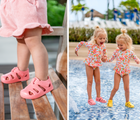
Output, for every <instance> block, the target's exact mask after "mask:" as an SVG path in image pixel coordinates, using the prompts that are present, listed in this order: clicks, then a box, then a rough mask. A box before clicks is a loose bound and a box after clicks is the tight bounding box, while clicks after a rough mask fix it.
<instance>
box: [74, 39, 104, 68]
mask: <svg viewBox="0 0 140 120" xmlns="http://www.w3.org/2000/svg"><path fill="white" fill-rule="evenodd" d="M82 45H84V46H86V47H87V48H88V50H89V52H88V57H87V58H86V59H85V60H84V63H86V64H87V65H89V66H92V67H93V69H95V68H96V67H98V66H101V65H102V64H101V54H102V53H103V55H106V47H105V45H104V44H103V45H101V46H98V45H97V44H94V45H93V44H91V43H88V42H84V41H81V42H80V43H79V44H78V45H77V47H76V48H75V50H76V51H78V49H79V48H80V47H81V46H82Z"/></svg>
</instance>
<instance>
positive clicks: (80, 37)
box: [69, 28, 140, 44]
mask: <svg viewBox="0 0 140 120" xmlns="http://www.w3.org/2000/svg"><path fill="white" fill-rule="evenodd" d="M106 31H107V34H108V43H116V42H115V38H116V36H117V35H119V34H120V33H121V32H120V29H114V28H112V29H106ZM93 32H94V29H86V28H70V29H69V42H80V41H87V40H89V39H90V38H91V36H92V35H93ZM127 33H128V35H130V37H131V38H132V40H133V44H140V30H127Z"/></svg>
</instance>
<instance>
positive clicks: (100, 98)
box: [96, 97, 106, 103]
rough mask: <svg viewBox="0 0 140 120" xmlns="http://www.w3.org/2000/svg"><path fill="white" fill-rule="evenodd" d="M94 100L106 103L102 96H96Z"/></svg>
mask: <svg viewBox="0 0 140 120" xmlns="http://www.w3.org/2000/svg"><path fill="white" fill-rule="evenodd" d="M96 101H98V102H101V103H106V100H104V99H103V98H102V97H99V98H98V97H96Z"/></svg>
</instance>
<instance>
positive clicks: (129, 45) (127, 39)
mask: <svg viewBox="0 0 140 120" xmlns="http://www.w3.org/2000/svg"><path fill="white" fill-rule="evenodd" d="M121 33H122V34H120V35H118V36H117V37H116V43H117V42H123V43H124V44H125V45H126V46H127V48H128V49H129V50H133V47H132V44H133V42H132V38H131V37H130V36H129V35H128V34H127V30H126V29H121Z"/></svg>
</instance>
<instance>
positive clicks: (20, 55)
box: [17, 39, 30, 71]
mask: <svg viewBox="0 0 140 120" xmlns="http://www.w3.org/2000/svg"><path fill="white" fill-rule="evenodd" d="M17 41H18V43H17V59H18V63H17V66H18V68H19V70H21V71H25V70H27V68H28V65H29V59H30V51H29V49H28V47H27V46H26V44H25V41H24V39H17Z"/></svg>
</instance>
